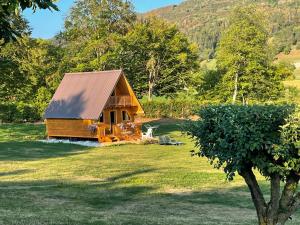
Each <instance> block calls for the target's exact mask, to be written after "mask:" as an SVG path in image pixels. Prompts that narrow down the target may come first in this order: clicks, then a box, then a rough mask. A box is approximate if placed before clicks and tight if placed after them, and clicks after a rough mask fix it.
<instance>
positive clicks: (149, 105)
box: [141, 99, 203, 118]
mask: <svg viewBox="0 0 300 225" xmlns="http://www.w3.org/2000/svg"><path fill="white" fill-rule="evenodd" d="M141 104H142V106H143V108H144V111H145V114H146V117H149V118H187V117H189V116H192V115H195V111H197V110H198V109H199V107H200V106H201V105H203V103H202V102H200V101H195V100H190V99H187V100H185V99H163V100H161V99H159V100H155V99H154V100H152V101H150V102H149V101H148V100H146V99H143V100H141Z"/></svg>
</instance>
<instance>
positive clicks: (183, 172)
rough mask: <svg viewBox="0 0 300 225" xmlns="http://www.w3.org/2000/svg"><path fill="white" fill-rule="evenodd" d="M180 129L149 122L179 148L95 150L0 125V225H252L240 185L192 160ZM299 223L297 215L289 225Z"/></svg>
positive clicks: (40, 130)
mask: <svg viewBox="0 0 300 225" xmlns="http://www.w3.org/2000/svg"><path fill="white" fill-rule="evenodd" d="M180 123H181V122H180V121H167V122H165V121H156V122H154V124H159V125H160V127H159V129H158V131H157V132H156V135H160V134H168V135H171V136H172V137H173V138H176V139H177V140H180V141H183V142H184V143H185V145H184V146H179V147H178V146H159V145H156V144H155V145H133V144H131V145H120V146H110V147H100V148H87V147H81V146H77V145H70V144H44V143H41V142H37V141H35V140H38V139H42V138H43V137H44V133H45V127H44V125H0V160H1V166H0V193H1V194H0V224H4V225H12V224H14V225H15V224H24V225H25V224H26V225H33V224H34V225H43V224H47V225H48V224H51V225H89V224H93V225H101V224H105V225H117V224H118V225H119V224H122V225H123V224H128V225H129V224H130V225H131V224H133V225H135V224H136V225H141V224H166V225H170V224H172V225H173V224H174V225H176V224H178V225H179V224H180V225H181V224H195V225H196V224H197V225H199V224H212V225H213V224H215V225H217V224H218V225H219V224H236V225H237V224H246V225H247V224H248V225H252V224H256V223H257V222H256V213H255V210H254V207H253V204H252V201H251V198H250V194H249V192H248V189H247V187H246V186H245V184H244V182H243V180H242V179H241V178H240V177H239V176H237V177H236V179H235V181H233V182H227V181H225V175H224V174H223V172H222V171H219V170H216V169H213V168H212V167H211V165H210V164H209V163H208V162H207V160H206V159H205V158H196V157H191V156H190V150H192V149H193V143H192V142H191V140H190V139H188V138H187V137H186V136H183V135H182V134H181V132H180ZM259 179H260V183H261V186H262V188H263V190H264V192H265V193H266V195H267V196H268V192H267V189H268V186H267V185H268V182H266V181H265V180H264V179H263V178H262V177H259ZM299 223H300V214H299V213H298V214H296V215H295V216H294V217H293V220H292V221H290V222H289V223H288V224H295V225H296V224H299Z"/></svg>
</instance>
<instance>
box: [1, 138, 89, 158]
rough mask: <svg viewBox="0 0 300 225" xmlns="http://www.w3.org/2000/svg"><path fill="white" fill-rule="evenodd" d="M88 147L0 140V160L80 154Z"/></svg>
mask: <svg viewBox="0 0 300 225" xmlns="http://www.w3.org/2000/svg"><path fill="white" fill-rule="evenodd" d="M87 149H89V148H88V147H83V146H78V145H72V144H46V143H41V142H36V141H26V142H14V141H11V142H0V160H11V161H30V160H39V159H46V158H54V157H62V156H69V155H75V154H80V153H82V152H83V151H84V150H87Z"/></svg>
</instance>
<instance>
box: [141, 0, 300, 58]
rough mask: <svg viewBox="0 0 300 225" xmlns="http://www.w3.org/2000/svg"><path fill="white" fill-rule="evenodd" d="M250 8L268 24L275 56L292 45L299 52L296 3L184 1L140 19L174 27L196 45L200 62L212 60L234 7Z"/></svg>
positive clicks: (291, 0)
mask: <svg viewBox="0 0 300 225" xmlns="http://www.w3.org/2000/svg"><path fill="white" fill-rule="evenodd" d="M248 5H253V6H254V7H255V8H256V9H257V10H259V11H261V12H263V13H264V14H265V15H266V17H267V18H266V19H267V20H268V30H269V31H270V40H271V42H272V44H273V45H274V47H273V50H274V51H275V52H276V53H279V52H282V51H285V52H289V51H290V50H291V47H292V46H293V45H297V46H298V48H300V2H299V0H243V1H240V0H201V1H199V0H186V1H183V3H181V4H179V5H172V6H168V7H164V8H160V9H156V10H153V11H151V12H149V13H146V14H143V15H141V17H147V16H158V17H162V18H164V19H166V20H167V21H169V22H171V23H175V24H177V25H178V27H179V28H180V30H181V31H182V32H184V33H185V34H187V35H188V37H189V38H190V40H191V41H193V42H196V43H197V44H198V46H199V49H200V55H201V58H202V59H208V58H213V57H214V56H215V52H216V48H217V43H218V41H219V39H220V37H221V33H222V31H224V30H225V29H226V27H227V26H228V24H229V23H228V18H229V17H228V16H229V15H230V13H231V12H232V9H233V8H234V7H237V6H248Z"/></svg>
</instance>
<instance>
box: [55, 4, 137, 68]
mask: <svg viewBox="0 0 300 225" xmlns="http://www.w3.org/2000/svg"><path fill="white" fill-rule="evenodd" d="M135 19H136V15H135V13H134V12H133V7H132V4H131V3H130V2H128V1H126V2H124V1H122V0H113V1H107V0H105V1H97V0H87V1H77V2H76V3H75V5H74V6H73V7H72V8H71V12H70V14H69V16H68V17H67V18H66V21H65V31H64V32H63V33H61V34H60V35H58V36H57V37H56V38H57V41H58V42H61V43H62V46H63V47H64V49H65V51H66V54H65V57H64V59H63V62H62V65H63V66H62V67H64V69H65V70H66V71H68V72H70V71H75V72H78V71H93V70H105V69H109V67H108V61H107V56H108V54H109V52H110V51H111V50H112V49H113V48H114V46H115V42H116V41H117V39H118V37H119V36H122V35H125V34H126V33H127V32H128V30H129V29H130V27H131V26H132V24H133V22H134V21H135ZM114 69H115V68H114Z"/></svg>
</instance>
